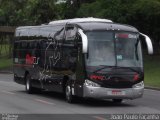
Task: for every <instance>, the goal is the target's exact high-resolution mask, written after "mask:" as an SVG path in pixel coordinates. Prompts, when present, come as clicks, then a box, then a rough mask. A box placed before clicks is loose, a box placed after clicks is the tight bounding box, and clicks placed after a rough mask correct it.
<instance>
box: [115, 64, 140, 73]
mask: <svg viewBox="0 0 160 120" xmlns="http://www.w3.org/2000/svg"><path fill="white" fill-rule="evenodd" d="M116 68H118V69H129V70H131V71H133V72H136V73H139V74H140V73H141V72H140V71H138V70H135V69H133V68H131V67H121V66H116Z"/></svg>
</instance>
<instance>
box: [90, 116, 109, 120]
mask: <svg viewBox="0 0 160 120" xmlns="http://www.w3.org/2000/svg"><path fill="white" fill-rule="evenodd" d="M92 117H93V118H95V119H96V120H107V119H105V118H103V117H99V116H92Z"/></svg>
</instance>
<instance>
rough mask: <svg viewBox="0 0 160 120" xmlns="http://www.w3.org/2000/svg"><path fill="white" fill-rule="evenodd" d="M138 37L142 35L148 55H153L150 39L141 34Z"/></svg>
mask: <svg viewBox="0 0 160 120" xmlns="http://www.w3.org/2000/svg"><path fill="white" fill-rule="evenodd" d="M140 35H142V36H143V37H144V38H145V41H146V44H147V49H148V53H149V54H153V46H152V41H151V39H150V38H149V37H148V36H147V35H145V34H143V33H140Z"/></svg>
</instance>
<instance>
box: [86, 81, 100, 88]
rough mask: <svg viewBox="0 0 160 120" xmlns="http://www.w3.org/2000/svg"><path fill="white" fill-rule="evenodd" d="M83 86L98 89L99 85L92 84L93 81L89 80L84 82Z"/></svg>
mask: <svg viewBox="0 0 160 120" xmlns="http://www.w3.org/2000/svg"><path fill="white" fill-rule="evenodd" d="M84 85H85V86H91V87H100V85H99V84H97V83H95V82H93V81H90V80H85V83H84Z"/></svg>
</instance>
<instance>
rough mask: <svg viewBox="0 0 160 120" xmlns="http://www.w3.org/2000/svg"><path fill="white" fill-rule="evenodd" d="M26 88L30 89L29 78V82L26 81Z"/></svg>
mask: <svg viewBox="0 0 160 120" xmlns="http://www.w3.org/2000/svg"><path fill="white" fill-rule="evenodd" d="M26 89H27V91H29V89H30V84H29V80H28V79H27V82H26Z"/></svg>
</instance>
